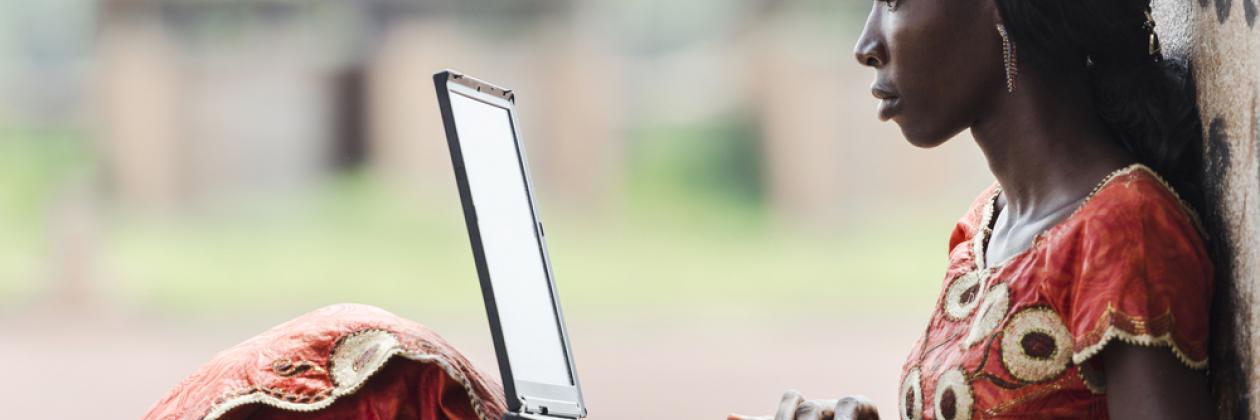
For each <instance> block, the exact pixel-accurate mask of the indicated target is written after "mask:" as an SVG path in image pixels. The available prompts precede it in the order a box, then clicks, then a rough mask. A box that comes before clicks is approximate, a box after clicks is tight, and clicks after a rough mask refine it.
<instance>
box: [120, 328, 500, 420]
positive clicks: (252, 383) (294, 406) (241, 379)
mask: <svg viewBox="0 0 1260 420" xmlns="http://www.w3.org/2000/svg"><path fill="white" fill-rule="evenodd" d="M504 406H505V402H504V400H503V388H502V387H501V386H500V385H499V384H498V383H497V382H496V381H494V380H493V379H491V378H489V377H486V376H485V375H483V374H482V373H481V372H479V371H478V370H476V369H475V368H473V367H472V364H470V363H469V362H468V360H467V359H465V358H464V357H463V356H462V355H460V354H459V353H458V352H457V351H455V349H454V348H453V347H451V345H450V344H448V343H447V342H446V341H445V340H443V339H442V338H441V337H439V336H438V335H437V333H434V332H433V331H432V330H430V329H428V328H425V327H424V326H422V325H420V324H417V323H415V322H411V321H408V320H405V319H402V318H399V317H397V316H395V315H393V314H391V313H389V312H385V311H383V310H381V309H378V308H374V307H371V306H365V305H352V304H343V305H333V306H328V307H325V308H322V309H319V310H316V311H314V312H311V313H308V314H306V315H302V316H300V317H298V318H297V319H294V320H292V321H289V322H286V323H284V324H281V325H279V326H276V327H275V328H272V329H271V330H268V331H266V332H264V333H262V334H259V335H258V336H255V337H254V338H251V339H249V340H246V341H245V342H243V343H241V344H238V345H236V346H235V347H232V348H230V349H228V350H225V351H223V352H221V353H219V354H217V355H215V356H214V358H213V359H211V360H210V361H209V362H207V363H206V364H205V365H203V366H202V367H201V368H200V369H198V370H197V371H196V372H195V373H193V374H192V375H191V376H189V377H188V378H187V379H185V380H184V381H183V383H180V384H179V385H177V386H176V387H175V388H174V389H171V391H170V392H169V393H167V394H166V396H165V397H163V398H162V399H161V400H159V401H158V402H157V403H156V404H154V405H153V407H152V408H150V409H149V413H148V414H146V415H145V416H144V418H145V419H146V420H185V419H188V420H193V419H204V420H214V419H232V420H241V419H251V420H281V419H284V420H296V419H304V420H316V419H320V420H323V419H328V420H333V419H396V420H428V419H467V420H498V419H499V418H501V417H502V416H503V412H504V410H505V408H504Z"/></svg>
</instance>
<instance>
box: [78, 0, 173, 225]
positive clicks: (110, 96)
mask: <svg viewBox="0 0 1260 420" xmlns="http://www.w3.org/2000/svg"><path fill="white" fill-rule="evenodd" d="M100 51H101V52H100V54H101V55H100V57H101V59H100V67H101V69H100V72H99V73H98V75H99V79H98V80H97V86H98V88H99V99H100V110H99V111H100V112H99V114H98V117H99V124H100V126H101V133H102V138H101V148H102V150H101V152H102V156H103V157H104V166H105V170H106V172H107V178H108V180H109V187H110V189H111V190H113V193H114V195H115V196H116V197H117V198H118V199H119V200H120V201H121V202H122V203H124V204H125V205H127V206H132V207H138V208H142V209H148V210H169V209H170V208H172V207H173V206H174V205H175V204H176V200H177V198H178V195H179V179H180V176H179V167H180V163H179V147H178V143H177V137H178V135H177V131H178V129H177V119H178V118H177V117H178V116H177V113H178V111H177V110H178V109H179V106H178V105H179V104H178V93H179V81H178V80H179V77H178V74H177V72H178V66H177V64H176V62H175V61H176V53H175V51H174V49H173V48H172V45H170V44H169V43H168V42H167V39H166V38H165V37H164V35H163V33H162V29H161V27H160V26H159V25H158V23H157V22H154V21H151V20H148V19H146V18H144V17H139V16H114V17H113V18H107V19H106V20H105V22H104V25H103V29H102V34H101V49H100Z"/></svg>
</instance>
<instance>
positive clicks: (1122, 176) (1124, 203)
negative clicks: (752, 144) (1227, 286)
mask: <svg viewBox="0 0 1260 420" xmlns="http://www.w3.org/2000/svg"><path fill="white" fill-rule="evenodd" d="M999 192H1000V188H999V187H998V186H996V185H995V186H993V187H990V188H989V189H988V190H987V191H985V192H984V193H982V194H981V195H980V197H979V198H977V199H976V201H975V203H974V204H973V205H972V206H971V209H970V211H968V212H967V214H966V215H965V216H963V218H962V219H961V220H960V221H959V222H958V224H957V226H956V227H955V229H954V232H953V234H952V235H951V236H950V240H949V246H950V250H949V269H948V271H947V272H946V275H945V281H944V285H943V290H942V291H941V294H940V298H939V299H938V300H937V306H936V309H935V310H934V311H933V314H932V318H931V320H930V321H929V323H928V326H927V330H926V332H925V333H924V336H923V337H922V338H921V339H920V340H919V342H918V343H917V344H916V345H915V346H914V348H913V350H912V351H911V353H910V356H909V358H908V359H907V360H906V363H905V366H904V367H903V369H902V379H901V390H900V394H899V398H898V402H899V416H900V417H901V418H903V419H964V420H965V419H982V418H1039V419H1042V418H1107V399H1106V394H1105V393H1106V388H1105V378H1104V377H1103V375H1102V371H1101V369H1100V366H1099V365H1098V362H1097V360H1096V358H1094V356H1096V355H1097V354H1099V352H1100V351H1102V350H1103V349H1104V348H1105V347H1106V346H1107V345H1108V344H1109V343H1112V342H1114V341H1116V340H1119V341H1122V342H1125V343H1129V344H1134V345H1142V346H1159V347H1165V348H1168V349H1169V351H1171V352H1172V354H1173V355H1175V356H1176V358H1177V359H1178V360H1180V361H1181V362H1182V363H1185V364H1186V365H1187V366H1189V367H1191V368H1193V369H1205V368H1206V367H1207V362H1208V356H1207V345H1208V308H1209V305H1210V301H1211V296H1212V263H1211V260H1210V259H1209V257H1208V254H1207V248H1206V246H1205V243H1204V239H1203V234H1202V230H1201V228H1199V223H1198V221H1197V218H1196V217H1195V216H1194V213H1193V212H1192V211H1190V210H1189V209H1188V207H1186V206H1185V205H1184V203H1183V202H1182V201H1181V200H1180V199H1179V198H1178V197H1177V195H1176V193H1175V192H1173V191H1172V189H1171V188H1169V187H1168V184H1167V183H1166V182H1164V181H1163V180H1162V179H1160V178H1159V177H1158V175H1156V174H1155V173H1154V172H1152V171H1151V170H1150V169H1149V168H1147V167H1145V166H1143V165H1133V166H1130V167H1127V168H1124V169H1122V170H1120V171H1117V172H1115V173H1113V174H1112V175H1111V176H1109V177H1108V178H1107V179H1106V180H1104V181H1103V183H1102V184H1100V185H1099V188H1098V189H1097V190H1095V192H1094V194H1092V195H1091V197H1090V198H1087V199H1086V200H1085V202H1084V203H1082V204H1081V205H1080V207H1079V208H1078V209H1077V210H1076V211H1075V212H1074V213H1073V214H1072V215H1070V216H1068V217H1067V218H1066V219H1064V220H1063V221H1061V222H1059V224H1057V225H1054V226H1053V227H1051V228H1050V229H1048V230H1046V231H1044V232H1042V233H1041V234H1039V235H1038V236H1037V237H1036V238H1035V239H1034V240H1033V243H1032V244H1031V245H1030V246H1029V248H1028V249H1027V250H1025V251H1023V252H1021V253H1019V254H1016V255H1014V256H1012V257H1011V258H1009V259H1008V260H1006V261H1004V262H1002V263H1001V264H1000V265H989V264H987V263H986V261H985V260H984V246H986V240H987V238H988V235H989V234H990V233H991V229H992V225H991V224H992V219H993V218H994V217H993V215H994V206H995V202H996V199H997V196H998V193H999Z"/></svg>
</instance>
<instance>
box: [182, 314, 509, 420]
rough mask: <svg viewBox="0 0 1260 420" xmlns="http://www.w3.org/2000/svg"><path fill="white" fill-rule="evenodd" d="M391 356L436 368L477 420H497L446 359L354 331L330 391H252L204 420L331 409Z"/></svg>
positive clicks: (380, 334)
mask: <svg viewBox="0 0 1260 420" xmlns="http://www.w3.org/2000/svg"><path fill="white" fill-rule="evenodd" d="M393 356H402V357H404V358H407V359H410V360H414V361H418V362H422V363H434V364H436V365H438V367H440V368H441V369H442V370H443V371H444V372H446V374H447V375H450V377H451V378H453V379H455V380H456V381H458V382H459V383H460V385H462V386H463V387H464V391H465V392H467V393H468V397H469V401H470V402H471V403H472V406H473V411H474V412H476V413H477V418H478V419H480V420H497V419H491V418H489V417H487V416H486V413H485V409H484V408H483V407H482V404H481V399H480V397H478V396H477V394H476V392H474V391H473V386H472V382H471V381H470V380H469V379H468V377H467V376H466V375H464V373H463V372H461V371H460V370H459V369H456V368H455V366H454V365H452V364H451V362H450V361H448V360H446V358H445V357H443V356H441V355H437V354H433V353H426V352H422V351H415V350H412V349H408V348H406V347H405V346H403V345H402V344H401V343H400V342H399V340H398V338H397V337H396V336H394V334H392V333H390V332H388V331H385V330H379V329H368V330H361V331H356V332H353V333H350V334H347V335H345V336H342V338H341V339H339V340H338V341H337V345H336V346H335V347H334V348H333V353H332V357H330V358H329V367H328V369H327V370H328V371H329V372H331V375H330V377H331V379H332V382H333V388H332V389H331V390H326V391H323V392H320V393H318V394H316V395H295V394H289V393H286V392H284V391H281V390H277V389H270V388H263V387H254V388H250V389H246V390H243V391H241V392H237V393H233V394H231V395H228V396H224V397H221V400H220V401H216V402H215V403H214V404H213V405H211V407H210V409H209V412H208V413H207V414H206V415H205V416H204V417H203V419H205V420H216V419H218V418H219V417H222V416H223V415H224V414H227V412H229V411H231V410H233V409H235V408H237V407H240V406H243V405H246V404H263V405H268V406H272V407H275V408H279V409H282V410H288V411H298V412H311V411H317V410H321V409H324V408H327V407H328V406H330V405H332V403H333V402H334V401H336V400H337V399H338V398H340V397H343V396H346V395H350V394H353V393H354V392H355V391H357V390H358V389H359V388H361V387H362V386H363V385H364V384H365V383H367V380H368V379H369V378H371V377H372V375H373V374H375V373H376V372H377V371H379V370H380V369H381V368H382V367H384V366H385V363H386V362H388V361H389V359H390V358H392V357H393Z"/></svg>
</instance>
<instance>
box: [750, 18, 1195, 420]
mask: <svg viewBox="0 0 1260 420" xmlns="http://www.w3.org/2000/svg"><path fill="white" fill-rule="evenodd" d="M1153 28H1154V21H1153V19H1152V18H1151V16H1150V4H1149V1H1148V0H1105V1H1099V0H948V1H945V0H875V2H874V7H873V8H872V9H871V13H870V15H869V17H868V18H867V21H866V26H865V29H864V30H863V32H862V35H861V38H860V39H859V40H858V44H857V47H856V55H857V60H858V61H859V62H860V63H861V64H863V65H865V66H869V67H871V68H872V69H874V70H875V73H876V78H875V83H874V86H873V88H872V93H873V94H874V95H875V97H876V98H878V99H880V104H879V118H880V119H882V120H890V119H891V120H893V121H895V122H896V123H897V124H898V125H900V127H901V130H902V133H903V134H904V135H905V137H906V139H907V140H909V141H910V143H911V144H914V145H915V146H919V147H925V148H930V147H935V146H938V145H940V144H942V143H944V142H945V141H948V140H949V139H950V138H952V137H954V135H955V134H957V133H959V132H960V131H962V130H964V129H970V130H971V133H972V136H973V137H974V138H975V140H976V143H977V144H979V146H980V149H981V150H982V151H983V153H984V155H985V158H986V159H987V160H988V164H989V168H990V170H991V171H992V172H993V175H994V176H995V177H996V179H997V183H996V184H995V185H994V186H993V187H990V188H989V189H988V190H986V191H984V192H983V193H981V194H980V196H979V197H978V198H977V199H976V201H975V202H974V203H973V204H972V206H971V209H970V210H969V211H968V212H967V213H966V214H965V215H964V216H963V218H962V219H961V220H960V221H959V222H958V224H957V226H956V227H955V229H954V231H953V234H952V235H951V237H950V241H949V243H950V254H949V259H950V263H949V267H948V270H947V272H946V275H945V281H944V284H943V290H942V291H941V294H940V299H939V300H938V304H937V308H936V309H935V311H934V312H933V315H932V317H931V319H930V320H929V322H928V324H927V327H926V331H925V333H924V335H923V337H922V338H921V339H920V340H919V342H918V343H917V344H916V345H915V346H914V348H913V349H911V351H910V355H909V357H908V359H907V360H906V362H905V365H904V368H903V372H902V385H901V389H900V393H899V394H898V405H899V407H898V413H897V414H896V416H897V417H900V418H903V419H931V418H937V419H970V418H991V417H1023V418H1116V419H1137V418H1140V419H1165V418H1167V419H1182V418H1194V419H1204V418H1213V417H1215V408H1214V404H1213V403H1212V401H1211V398H1210V396H1209V392H1208V386H1207V381H1206V374H1205V368H1206V366H1207V331H1208V308H1209V302H1210V299H1211V288H1212V284H1211V281H1212V264H1211V261H1210V259H1209V257H1208V253H1207V252H1206V245H1205V242H1204V235H1203V233H1202V232H1201V230H1200V229H1199V224H1198V222H1197V218H1196V217H1195V215H1194V214H1195V213H1194V211H1193V207H1195V206H1196V205H1198V204H1200V203H1201V198H1200V192H1199V189H1198V188H1197V179H1196V177H1197V175H1198V174H1199V170H1200V166H1201V162H1200V161H1199V149H1198V146H1199V145H1200V136H1201V133H1200V123H1199V121H1198V115H1197V111H1196V110H1195V108H1194V96H1193V95H1194V94H1193V88H1192V87H1191V86H1192V83H1190V82H1189V81H1188V78H1187V76H1186V71H1185V70H1184V68H1182V67H1179V66H1178V64H1177V63H1173V62H1170V61H1164V60H1162V57H1161V53H1160V51H1159V43H1158V38H1157V37H1156V36H1155V34H1154V32H1153ZM1188 203H1193V204H1188ZM833 416H834V417H835V418H864V417H865V418H874V417H877V416H876V415H874V409H873V408H872V407H871V406H870V405H869V403H865V402H864V401H862V400H858V399H852V398H850V399H844V400H841V401H840V402H839V403H838V404H837V402H835V401H822V400H818V401H806V400H804V399H803V398H802V397H801V396H800V395H799V394H797V393H795V392H788V393H787V394H786V395H785V396H784V397H783V400H782V402H781V404H780V407H779V409H778V411H777V414H776V416H775V418H776V419H792V418H795V419H819V418H832V417H833ZM872 416H874V417H872ZM732 418H735V419H739V418H744V417H743V416H738V415H735V416H732Z"/></svg>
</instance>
